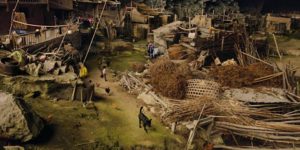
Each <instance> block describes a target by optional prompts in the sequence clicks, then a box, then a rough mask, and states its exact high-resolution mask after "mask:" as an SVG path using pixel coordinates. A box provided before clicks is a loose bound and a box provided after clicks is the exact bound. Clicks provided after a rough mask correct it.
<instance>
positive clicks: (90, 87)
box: [84, 80, 95, 102]
mask: <svg viewBox="0 0 300 150" xmlns="http://www.w3.org/2000/svg"><path fill="white" fill-rule="evenodd" d="M84 88H85V101H86V102H88V101H92V99H93V96H94V92H95V85H94V83H93V82H92V80H87V81H85V82H84Z"/></svg>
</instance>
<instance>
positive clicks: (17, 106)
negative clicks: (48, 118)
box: [0, 91, 44, 142]
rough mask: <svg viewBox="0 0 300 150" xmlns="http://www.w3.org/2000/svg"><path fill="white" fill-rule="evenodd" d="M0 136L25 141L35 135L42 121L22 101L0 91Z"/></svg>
mask: <svg viewBox="0 0 300 150" xmlns="http://www.w3.org/2000/svg"><path fill="white" fill-rule="evenodd" d="M0 112H1V113H0V137H1V138H4V139H8V140H18V141H21V142H27V141H29V140H31V139H33V138H35V137H37V136H38V135H39V134H40V132H41V130H42V129H43V128H44V122H43V120H41V118H40V117H39V116H38V115H37V114H36V113H35V112H33V111H32V110H31V109H30V108H29V107H28V106H27V105H26V104H25V103H24V101H22V100H20V99H17V98H15V97H14V96H13V95H12V94H8V93H5V92H1V91H0Z"/></svg>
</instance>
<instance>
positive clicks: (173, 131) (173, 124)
mask: <svg viewBox="0 0 300 150" xmlns="http://www.w3.org/2000/svg"><path fill="white" fill-rule="evenodd" d="M171 130H172V133H173V134H175V131H176V122H173V123H172V127H171Z"/></svg>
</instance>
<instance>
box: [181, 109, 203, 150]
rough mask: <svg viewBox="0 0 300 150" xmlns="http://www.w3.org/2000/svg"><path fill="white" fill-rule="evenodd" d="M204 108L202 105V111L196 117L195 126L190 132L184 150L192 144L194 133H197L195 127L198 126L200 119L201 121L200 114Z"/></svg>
mask: <svg viewBox="0 0 300 150" xmlns="http://www.w3.org/2000/svg"><path fill="white" fill-rule="evenodd" d="M205 106H206V104H204V105H203V107H202V110H201V112H200V115H199V117H198V119H197V121H196V123H195V126H194V128H193V130H191V132H190V135H189V139H188V142H187V145H186V150H188V149H189V148H190V147H191V145H192V143H193V140H194V137H195V132H196V131H197V126H198V123H199V122H200V119H201V116H202V113H203V111H204V109H205Z"/></svg>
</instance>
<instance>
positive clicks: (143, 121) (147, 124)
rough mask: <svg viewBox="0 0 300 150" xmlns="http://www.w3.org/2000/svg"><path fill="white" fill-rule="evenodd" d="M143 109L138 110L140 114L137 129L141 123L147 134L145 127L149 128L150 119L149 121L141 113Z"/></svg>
mask: <svg viewBox="0 0 300 150" xmlns="http://www.w3.org/2000/svg"><path fill="white" fill-rule="evenodd" d="M142 110H143V107H141V108H140V113H139V127H140V128H141V122H142V123H143V127H144V130H145V131H146V132H147V133H148V131H147V126H148V127H151V121H152V119H149V118H148V117H147V116H146V115H145V114H144V113H143V112H142Z"/></svg>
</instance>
